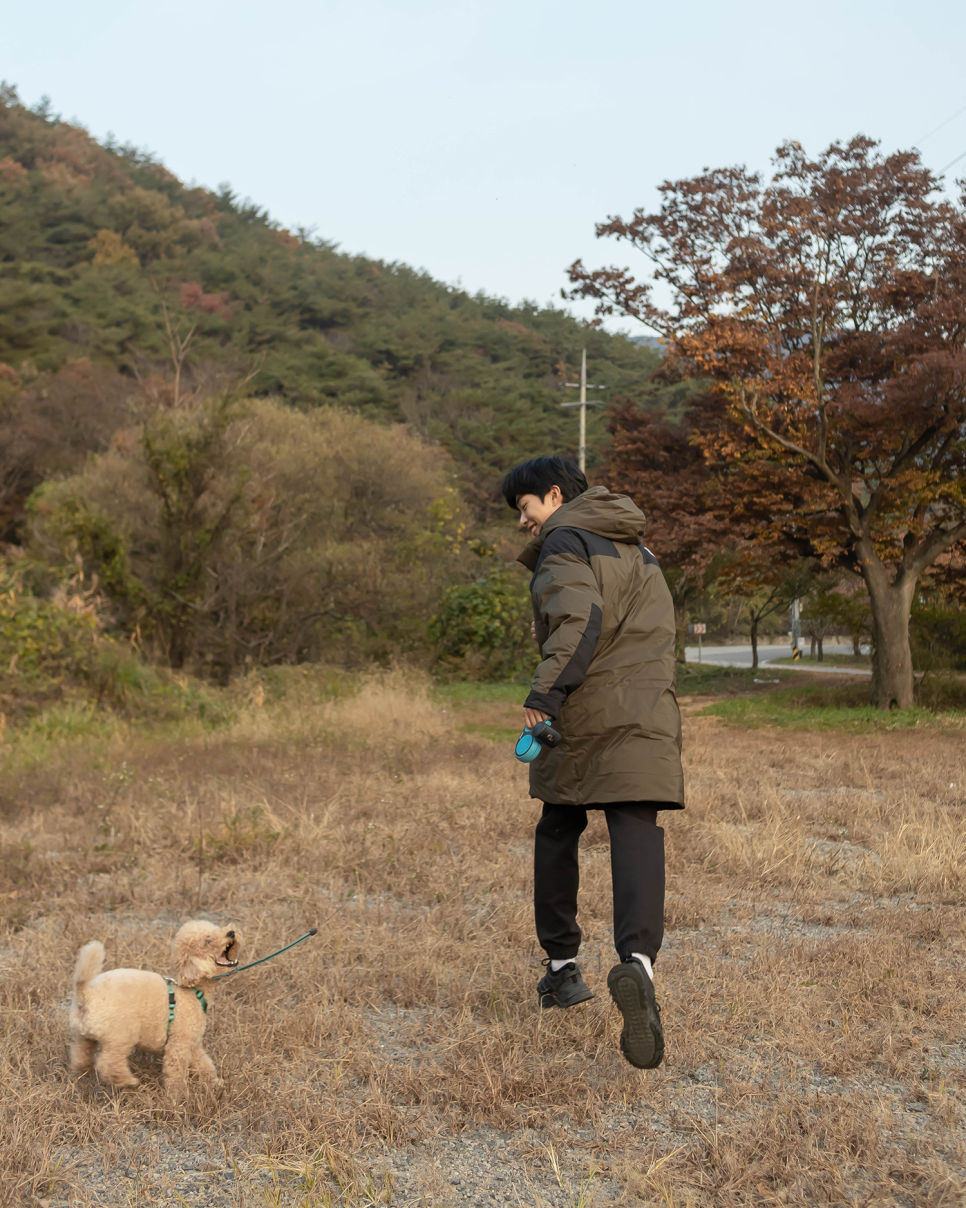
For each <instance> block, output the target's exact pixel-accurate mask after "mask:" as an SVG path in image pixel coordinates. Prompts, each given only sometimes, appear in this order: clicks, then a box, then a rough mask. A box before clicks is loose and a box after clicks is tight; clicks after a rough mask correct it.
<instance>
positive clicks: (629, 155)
mask: <svg viewBox="0 0 966 1208" xmlns="http://www.w3.org/2000/svg"><path fill="white" fill-rule="evenodd" d="M3 7H4V13H3V23H2V32H0V77H3V78H5V79H6V80H7V81H8V82H9V83H13V84H16V85H17V87H18V88H19V91H20V96H21V99H22V100H24V101H25V102H27V103H28V104H33V103H35V102H36V101H37V100H38V99H39V97H40V96H41V95H42V94H44V93H46V94H48V95H49V96H50V98H51V102H52V104H53V107H54V109H55V111H57V112H60V113H62V114H63V116H64V117H65V118H68V119H70V118H77V119H78V120H79V121H81V122H82V123H83V124H84V125H85V126H87V128H88V129H89V130H90V131H91V132H92V133H93V134H94V135H95V136H96V137H98V138H103V137H104V136H105V135H106V134H107V133H108V131H113V133H114V134H115V135H116V137H117V138H118V139H119V141H121V142H128V141H130V142H133V143H135V144H137V145H138V146H141V147H144V148H147V149H149V150H151V151H153V152H154V153H156V154H157V155H158V156H159V157H160V158H161V159H162V160H163V161H164V163H165V164H166V165H167V166H168V167H169V168H170V169H171V170H172V171H173V172H175V173H176V174H177V175H178V176H180V177H182V178H183V179H184V180H187V181H195V182H197V183H198V184H202V185H206V186H210V187H212V188H214V187H217V186H218V185H219V184H220V183H221V182H223V181H227V182H229V183H230V184H231V185H232V187H233V188H234V189H235V190H236V191H237V192H238V193H240V194H241V195H242V196H248V197H251V198H252V199H253V200H254V201H256V202H258V203H259V204H260V205H262V206H264V207H266V208H267V209H268V210H269V211H270V213H271V214H272V216H273V217H274V218H276V219H277V220H278V221H280V222H281V223H283V224H284V225H286V226H289V227H292V228H294V227H298V226H304V227H310V228H313V229H314V231H315V232H316V234H317V235H319V236H321V237H323V238H325V239H328V240H331V241H333V242H335V243H338V244H339V245H340V246H341V247H342V248H343V249H345V250H346V251H352V252H365V253H366V254H368V255H370V256H376V257H380V258H382V259H385V260H401V261H404V262H406V263H408V264H411V265H414V266H416V267H418V268H425V269H426V270H428V271H429V272H430V273H432V274H433V275H434V276H435V277H437V278H440V279H442V280H444V281H447V282H451V283H455V282H457V281H460V282H462V284H463V286H464V287H465V288H467V289H470V290H472V291H475V290H477V289H483V290H486V291H487V292H488V293H491V294H496V295H499V296H503V297H507V298H509V299H510V300H511V301H514V302H516V301H519V300H520V299H522V298H529V299H533V300H535V301H537V302H539V303H545V302H548V301H554V300H559V291H560V289H561V287H562V286H563V285H565V283H566V278H565V272H564V270H565V268H566V266H567V265H568V264H569V263H570V262H571V261H572V260H574V259H575V258H576V257H578V256H582V257H583V258H584V259H585V261H586V262H587V263H588V264H593V265H597V264H601V263H608V262H611V261H612V260H616V261H618V262H622V263H625V264H626V263H628V262H629V260H628V253H627V251H626V249H624V248H622V247H619V246H617V245H610V244H608V242H606V241H605V242H599V241H597V240H596V239H595V238H594V223H595V222H596V221H600V220H603V219H605V218H606V217H607V216H608V215H611V214H627V213H629V212H630V211H631V210H632V209H633V208H634V207H635V206H638V205H643V206H646V207H648V208H653V207H654V206H655V203H656V200H657V195H656V193H655V187H656V185H657V184H659V183H660V181H662V180H664V179H667V178H672V179H676V178H680V177H685V176H691V175H693V174H695V173H697V172H699V171H700V170H701V169H702V168H704V167H706V166H707V167H717V166H720V165H724V164H734V163H741V164H745V165H747V166H748V167H750V168H756V169H765V170H767V169H768V166H769V159H770V156H771V154H772V152H773V151H774V148H775V147H776V146H777V145H778V143H779V142H781V141H783V140H785V139H797V140H798V141H799V142H802V143H803V144H804V145H805V146H806V148H807V149H809V150H810V151H817V150H819V149H821V148H823V147H824V146H826V145H827V144H828V143H829V142H830V141H832V140H833V139H847V138H849V137H850V136H851V135H853V134H855V133H857V132H862V133H865V134H868V135H871V136H872V137H874V138H878V139H880V140H882V143H883V145H884V148H885V149H887V150H893V149H896V148H899V147H902V148H906V147H909V146H912V145H919V146H920V147H921V150H922V152H923V156H924V158H925V160H926V162H927V164H929V166H930V167H932V168H934V169H935V170H939V169H941V168H943V167H944V166H945V165H946V164H947V163H949V161H950V160H952V159H954V158H955V157H956V156H958V155H960V154H961V153H963V152H966V111H964V112H963V113H960V114H959V115H958V116H957V117H955V118H953V120H951V121H949V122H947V123H946V124H945V125H944V126H943V127H942V129H940V130H938V131H937V132H936V133H933V134H930V132H931V131H933V129H934V128H935V127H937V126H939V125H940V123H942V122H944V121H945V120H946V119H947V118H950V117H951V116H952V115H953V114H955V113H956V111H957V110H959V109H961V108H963V107H966V77H964V72H963V67H962V55H963V47H964V42H966V5H964V4H963V3H962V0H960V2H959V3H952V2H951V3H945V2H943V3H939V2H935V3H933V2H930V0H925V2H920V3H918V4H915V5H913V4H910V3H909V2H908V0H906V2H905V3H902V4H899V3H890V2H888V0H838V2H836V3H830V2H828V0H813V3H811V4H808V5H805V4H795V5H793V4H787V3H786V4H782V3H780V2H779V3H776V2H775V0H771V2H770V3H753V2H750V0H747V2H740V3H730V4H729V3H727V2H725V3H722V2H721V0H717V2H715V3H710V2H708V0H692V2H691V3H689V4H673V3H663V4H661V5H657V4H653V3H650V2H646V3H644V2H638V3H633V2H629V0H592V2H588V0H583V2H582V3H575V2H571V0H554V3H548V2H544V0H512V2H506V0H486V2H485V3H476V2H469V0H465V2H464V0H446V2H445V3H438V2H435V0H398V2H395V0H383V2H376V0H345V2H343V0H311V2H307V0H305V2H300V0H276V2H275V3H269V4H266V3H264V0H262V2H261V3H257V4H256V3H253V2H251V0H231V2H230V3H226V2H225V0H222V2H221V3H218V4H215V3H213V2H212V0H192V2H191V3H188V2H187V0H169V2H168V3H167V4H165V5H163V6H160V5H158V4H157V3H156V0H150V2H149V0H86V3H84V4H78V3H77V2H76V0H70V2H69V3H68V2H66V0H47V2H46V3H44V4H25V3H20V4H16V5H15V4H13V3H12V0H8V2H7V4H5V5H4V6H3ZM927 135H928V136H929V137H926V136H927ZM959 172H963V173H964V174H966V158H964V159H963V160H961V161H960V163H959V164H958V165H956V166H955V167H954V168H953V169H952V170H951V171H950V173H949V176H950V179H952V178H953V177H955V176H956V175H957V173H959ZM630 263H633V262H632V261H630ZM558 304H559V302H558ZM575 309H578V310H582V313H587V310H588V308H586V307H584V308H575ZM638 330H641V329H638Z"/></svg>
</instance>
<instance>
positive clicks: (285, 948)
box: [209, 927, 319, 981]
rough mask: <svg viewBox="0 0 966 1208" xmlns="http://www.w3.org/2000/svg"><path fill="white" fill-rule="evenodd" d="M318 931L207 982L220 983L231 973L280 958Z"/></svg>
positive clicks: (306, 934)
mask: <svg viewBox="0 0 966 1208" xmlns="http://www.w3.org/2000/svg"><path fill="white" fill-rule="evenodd" d="M318 930H319V929H318V927H313V928H312V930H311V931H306V933H305V935H300V936H299V938H298V939H297V940H292V942H291V943H290V944H286V945H285V947H284V948H279V950H278V951H277V952H270V953H269V954H268V956H263V957H262V958H261V960H257V961H252V963H251V964H250V965H239V966H238V968H237V969H229V970H228V972H227V973H216V974H215V976H214V977H212V978H209V981H221V979H222V978H223V977H231V975H232V974H233V973H241V972H243V971H244V970H245V969H254V968H255V966H256V965H264V964H265V962H266V961H271V960H274V959H275V957H276V956H281V955H282V953H283V952H288V950H289V948H294V947H295V945H296V944H301V942H302V941H303V940H307V939H308V938H309V936H311V935H317V934H318Z"/></svg>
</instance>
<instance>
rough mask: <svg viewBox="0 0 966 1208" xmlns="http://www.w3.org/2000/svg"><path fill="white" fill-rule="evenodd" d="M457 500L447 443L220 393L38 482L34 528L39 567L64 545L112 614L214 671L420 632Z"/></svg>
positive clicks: (170, 652)
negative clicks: (95, 580)
mask: <svg viewBox="0 0 966 1208" xmlns="http://www.w3.org/2000/svg"><path fill="white" fill-rule="evenodd" d="M460 515H461V505H460V504H459V500H458V496H457V494H456V492H455V491H454V489H453V486H452V472H451V466H450V463H449V459H448V457H447V456H446V455H445V454H444V453H443V452H442V451H441V450H439V449H438V448H431V447H429V446H427V445H425V444H424V443H423V442H422V441H420V440H419V439H418V438H417V437H416V436H414V435H413V434H412V433H410V432H409V431H407V430H406V429H405V428H403V427H402V426H398V425H397V426H394V427H389V426H385V425H380V424H376V423H373V422H371V421H368V420H365V419H363V418H362V417H361V416H358V415H354V414H350V413H347V412H342V411H339V410H337V409H335V408H319V409H317V410H314V411H312V412H311V413H308V414H303V413H301V412H298V411H294V410H293V409H292V408H290V407H287V406H285V405H283V404H281V403H279V402H276V401H274V400H270V399H235V398H231V397H230V396H219V397H212V398H201V399H196V398H191V399H189V400H188V401H187V402H185V403H184V404H183V405H181V406H179V407H177V408H172V409H165V408H162V407H158V408H156V409H155V410H154V411H153V413H152V414H151V415H150V416H149V417H148V418H147V420H146V421H145V422H144V424H143V425H141V426H140V427H139V428H136V429H135V428H132V429H130V430H129V431H127V432H124V433H121V434H119V435H118V437H117V439H116V440H115V441H114V444H113V447H112V448H111V449H110V450H109V451H108V452H106V453H103V454H101V455H99V456H97V457H94V458H91V459H90V460H89V462H88V463H87V465H86V466H85V467H84V468H83V470H81V471H80V472H79V473H76V474H73V475H71V476H70V477H68V478H65V479H63V480H62V481H59V482H56V483H47V484H45V485H44V487H43V490H42V492H41V494H40V496H39V498H38V500H37V503H36V520H35V524H34V537H35V548H36V549H37V550H38V551H40V552H42V553H43V554H44V556H45V557H47V558H48V559H49V560H52V561H53V562H54V563H55V564H56V563H58V561H59V560H63V559H65V558H66V559H67V560H68V561H69V560H71V559H73V558H74V557H75V556H76V555H77V553H78V552H79V554H80V555H81V556H82V558H83V559H84V563H85V567H86V569H87V571H88V573H89V574H96V575H98V577H99V581H100V584H101V589H102V591H103V592H104V593H105V595H106V596H107V597H108V598H109V600H110V602H111V605H112V608H113V613H114V619H115V623H116V625H117V627H119V628H120V629H122V630H124V631H126V632H129V631H131V630H134V629H137V631H138V633H139V634H140V636H141V637H142V638H143V639H145V640H148V641H149V644H151V643H153V648H154V649H155V652H156V653H157V654H159V656H162V657H163V661H165V662H168V663H170V665H171V666H173V667H179V668H180V667H182V666H185V665H194V666H200V667H205V668H207V669H209V670H211V671H214V672H215V673H216V675H217V677H218V678H220V679H222V680H225V681H227V678H228V677H229V675H230V673H231V671H232V669H233V668H235V667H236V666H239V665H252V664H256V665H257V664H271V663H279V662H282V663H285V662H298V661H306V660H313V661H314V660H318V659H320V658H324V659H325V660H326V661H330V662H333V661H336V660H337V659H339V658H342V659H348V660H349V661H353V659H354V660H355V661H356V662H358V661H359V660H360V658H361V657H362V656H365V657H366V658H368V657H371V656H373V655H377V656H381V655H384V654H387V653H391V652H394V651H398V650H399V649H400V648H407V647H412V646H413V645H418V646H419V645H421V646H425V645H426V620H427V619H428V617H429V615H430V613H431V612H432V608H433V602H434V601H435V599H436V598H437V596H438V594H439V592H440V590H441V588H442V587H443V586H444V585H445V582H446V581H447V575H448V574H449V573H450V564H451V563H452V561H453V554H454V550H456V549H458V548H459V547H460V545H461V540H460V537H461V534H462V530H463V527H465V526H464V525H462V523H461V521H460Z"/></svg>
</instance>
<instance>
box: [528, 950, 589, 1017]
mask: <svg viewBox="0 0 966 1208" xmlns="http://www.w3.org/2000/svg"><path fill="white" fill-rule="evenodd" d="M543 963H544V964H545V965H546V966H547V972H546V973H545V974H544V975H543V977H541V978H540V980H539V981H538V982H537V993H538V994H539V995H540V1006H541V1007H575V1006H576V1005H577V1003H579V1002H586V1001H587V1000H588V998H593V997H594V996H593V994H592V993H591V991H590V989H589V988H588V987H587V985H586V983H585V982H584V979H583V978H582V977H581V976H580V970H579V969H578V968H577V965H576V964H575V963H574V961H571V962H570V964H569V965H564V967H563V968H562V969H558V970H557V972H556V973H554V971H553V970H552V969H551V968H550V960H549V958H548V959H547V960H545V961H544V962H543Z"/></svg>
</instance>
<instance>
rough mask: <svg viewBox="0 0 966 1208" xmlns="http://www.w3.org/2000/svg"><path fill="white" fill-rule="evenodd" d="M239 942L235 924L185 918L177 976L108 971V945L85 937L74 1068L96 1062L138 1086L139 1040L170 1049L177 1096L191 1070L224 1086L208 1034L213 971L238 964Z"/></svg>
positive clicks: (168, 1075)
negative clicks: (135, 1057)
mask: <svg viewBox="0 0 966 1208" xmlns="http://www.w3.org/2000/svg"><path fill="white" fill-rule="evenodd" d="M240 948H241V936H240V935H239V933H238V932H237V931H236V930H234V929H233V928H226V927H216V926H215V924H214V923H206V922H204V921H203V920H202V919H194V920H192V921H191V922H190V923H185V924H184V926H183V927H182V928H181V929H180V930H179V932H178V934H177V935H176V936H175V937H174V940H173V941H172V943H171V961H172V964H173V966H174V971H175V977H174V980H173V981H168V980H167V979H165V978H163V977H162V976H161V975H160V974H159V973H149V972H148V971H147V970H143V969H109V970H108V971H107V972H106V973H102V972H101V969H102V968H103V966H104V945H103V944H102V943H101V942H100V941H99V940H94V941H93V942H92V943H90V944H85V945H84V947H83V948H81V950H80V952H79V953H78V954H77V965H76V967H75V969H74V994H73V997H72V999H71V1004H70V1035H71V1047H70V1068H71V1072H72V1073H74V1074H83V1073H85V1072H86V1071H87V1070H89V1069H90V1068H91V1067H92V1066H93V1067H94V1068H95V1069H96V1070H97V1073H98V1076H99V1077H100V1078H101V1079H102V1080H103V1081H104V1082H109V1083H110V1084H111V1085H112V1086H131V1087H133V1086H137V1085H138V1080H137V1078H135V1077H134V1074H133V1073H132V1072H131V1067H130V1066H129V1065H128V1061H127V1059H128V1055H129V1054H130V1052H131V1050H132V1049H133V1048H134V1047H135V1045H137V1046H138V1047H139V1048H142V1049H146V1050H147V1051H148V1052H149V1053H163V1054H164V1074H163V1076H164V1086H165V1090H166V1092H167V1094H168V1095H169V1097H170V1098H172V1099H181V1098H183V1096H184V1092H185V1083H186V1081H187V1077H188V1071H189V1070H194V1071H195V1072H196V1073H197V1074H199V1075H200V1076H201V1077H202V1078H204V1079H205V1080H206V1081H207V1082H210V1083H213V1084H214V1085H215V1086H221V1079H220V1078H219V1077H218V1075H217V1073H216V1072H215V1067H214V1066H213V1065H212V1063H211V1058H210V1057H209V1056H208V1054H207V1053H206V1052H205V1050H204V1049H203V1048H202V1047H201V1041H202V1037H203V1036H204V1034H205V1017H206V1014H207V1010H208V1000H209V999H210V997H211V992H212V990H213V988H214V982H213V981H212V978H214V977H215V976H216V974H217V972H218V970H219V969H234V968H236V967H237V965H238V953H239V951H240ZM172 996H173V1011H172ZM98 1048H99V1049H100V1051H98Z"/></svg>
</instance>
